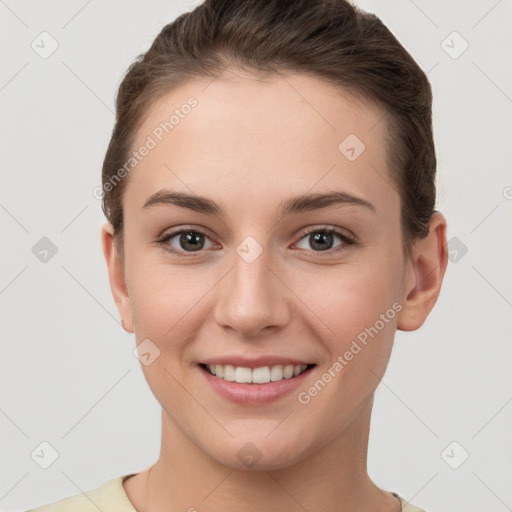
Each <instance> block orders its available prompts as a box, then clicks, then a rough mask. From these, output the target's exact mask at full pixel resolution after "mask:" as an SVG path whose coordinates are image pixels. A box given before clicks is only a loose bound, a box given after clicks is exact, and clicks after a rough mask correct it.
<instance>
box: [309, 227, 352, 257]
mask: <svg viewBox="0 0 512 512" xmlns="http://www.w3.org/2000/svg"><path fill="white" fill-rule="evenodd" d="M336 239H338V240H339V241H340V242H341V243H340V244H339V245H338V246H335V248H334V250H332V249H333V243H334V242H335V240H336ZM301 241H304V242H303V243H305V244H307V245H309V247H311V248H312V249H313V251H314V252H325V251H329V252H331V253H332V252H337V251H342V250H346V249H347V247H348V246H349V245H352V244H354V243H355V240H354V239H353V238H352V237H350V236H349V235H347V234H346V233H345V232H342V231H340V230H337V229H334V228H316V229H313V230H310V231H308V232H307V233H306V234H305V235H304V236H303V237H302V238H301ZM299 248H300V249H306V250H309V248H308V247H299Z"/></svg>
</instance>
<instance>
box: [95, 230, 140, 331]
mask: <svg viewBox="0 0 512 512" xmlns="http://www.w3.org/2000/svg"><path fill="white" fill-rule="evenodd" d="M113 235H114V230H113V228H112V224H110V222H106V223H105V224H103V226H102V228H101V245H102V247H103V254H104V256H105V261H106V263H107V269H108V278H109V281H110V289H111V290H112V296H113V297H114V301H115V303H116V306H117V310H118V311H119V314H120V315H121V321H122V325H123V329H124V330H125V331H127V332H134V330H133V319H132V310H131V307H130V297H129V295H128V289H127V287H126V281H125V275H124V265H123V262H122V261H121V259H120V257H119V254H118V253H117V251H116V247H115V244H114V236H113Z"/></svg>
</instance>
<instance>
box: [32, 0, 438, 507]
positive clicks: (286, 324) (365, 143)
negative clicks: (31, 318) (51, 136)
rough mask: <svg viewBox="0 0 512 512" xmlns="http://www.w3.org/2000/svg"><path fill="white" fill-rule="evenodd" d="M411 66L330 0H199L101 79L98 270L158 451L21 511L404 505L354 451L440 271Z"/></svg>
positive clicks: (423, 102)
mask: <svg viewBox="0 0 512 512" xmlns="http://www.w3.org/2000/svg"><path fill="white" fill-rule="evenodd" d="M431 103H432V95H431V89H430V85H429V83H428V80H427V78H426V75H425V74H424V73H423V71H422V70H421V69H420V68H419V66H418V65H417V64H416V63H415V62H414V60H413V59H412V58H411V56H410V55H409V54H408V53H407V51H406V50H405V49H404V48H403V47H402V46H401V45H400V43H399V42H398V41H397V40H396V38H395V37H394V36H393V35H392V34H391V33H390V32H389V30H388V29H387V28H386V27H385V26H384V25H383V24H382V22H381V21H380V20H379V19H378V18H377V17H376V16H374V15H370V14H366V13H364V12H362V11H360V10H358V9H356V8H355V7H353V6H352V5H350V4H349V3H347V2H346V1H344V0H330V1H323V2H321V1H319V0H307V1H302V2H296V1H283V0H271V1H269V0H239V1H233V0H229V1H228V0H210V1H206V2H204V3H203V4H201V5H200V6H198V7H197V8H196V9H194V10H193V11H192V12H190V13H186V14H183V15H181V16H180V17H179V18H177V19H176V20H175V21H174V22H173V23H171V24H169V25H167V26H166V27H164V28H163V30H162V31H161V33H160V34H159V35H158V36H157V38H156V39H155V41H154V42H153V44H152V46H151V48H150V49H149V50H148V51H147V52H146V53H145V54H144V55H142V56H140V57H139V58H138V59H137V60H136V62H135V63H134V64H133V65H132V66H131V67H130V69H129V70H128V72H127V74H126V75H125V77H124V79H123V82H122V83H121V86H120V88H119V93H118V97H117V118H116V124H115V127H114V131H113V134H112V138H111V141H110V145H109V148H108V151H107V154H106V156H105V161H104V166H103V174H102V179H103V192H104V198H103V208H104V212H105V215H106V217H107V220H108V222H107V223H106V224H105V225H104V226H103V229H102V233H101V236H102V243H103V250H104V255H105V259H106V263H107V267H108V272H109V279H110V285H111V289H112V293H113V297H114V299H115V302H116V305H117V307H118V310H119V313H120V316H121V318H122V321H123V327H124V328H125V330H126V331H128V332H131V333H134V334H135V337H136V342H137V349H138V355H139V358H140V361H141V367H142V370H143V372H144V374H145V377H146V379H147V382H148V384H149V386H150V388H151V390H152V392H153V393H154V395H155V397H156V399H157V400H158V401H159V403H160V404H161V406H162V439H161V451H160V456H159V458H158V460H157V461H156V462H155V463H154V464H153V465H152V466H151V467H150V468H148V469H146V470H144V471H141V472H140V473H136V474H129V475H123V476H120V477H118V478H114V479H111V480H109V481H107V482H106V483H104V484H103V485H102V486H101V487H99V488H98V489H95V490H93V491H90V492H88V493H87V496H86V495H85V494H80V495H75V496H72V497H68V498H65V499H64V500H61V501H59V502H57V503H55V504H52V505H47V506H43V507H40V508H37V509H35V510H37V511H38V512H48V511H62V512H64V511H66V512H68V511H69V512H71V510H73V511H75V512H76V511H89V510H91V511H92V510H97V509H98V508H100V509H101V510H102V511H104V512H108V511H113V510H116V511H117V512H121V511H132V512H133V510H137V511H138V512H155V511H160V510H162V511H163V510H166V511H174V510H189V511H193V510H198V511H201V510H205V511H212V512H213V511H215V512H216V511H223V512H229V511H232V510H251V511H299V510H301V511H302V510H309V511H324V510H336V511H338V512H341V511H343V512H344V511H351V512H362V511H368V510H372V511H379V512H398V511H400V510H402V511H404V512H418V511H420V509H419V508H417V507H415V506H414V505H412V504H411V503H408V502H407V501H406V500H405V499H404V498H403V497H401V496H400V495H399V494H398V493H397V492H389V491H385V490H383V489H381V488H379V487H378V486H376V485H375V484H374V483H373V482H372V481H371V479H370V478H369V476H368V474H367V468H366V457H367V450H368V435H369V427H370V419H371V411H372V406H373V399H374V393H375V390H376V388H377V386H378V384H379V381H380V379H381V378H382V376H383V375H384V373H385V370H386V366H387V363H388V360H389V357H390V354H391V350H392V346H393V339H394V334H395V331H396V330H397V329H400V330H403V331H411V330H415V329H418V328H419V327H420V326H421V325H422V324H423V322H424V321H425V319H426V317H427V316H428V314H429V313H430V311H431V310H432V308H433V306H434V304H435V302H436V300H437V297H438V295H439V292H440V288H441V284H442V280H443V276H444V273H445V269H446V264H447V255H446V249H445V245H446V234H445V233H446V221H445V219H444V217H443V216H442V215H441V214H440V213H439V212H437V211H436V210H435V209H434V208H435V169H436V158H435V149H434V142H433V136H432V121H431Z"/></svg>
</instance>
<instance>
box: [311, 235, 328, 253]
mask: <svg viewBox="0 0 512 512" xmlns="http://www.w3.org/2000/svg"><path fill="white" fill-rule="evenodd" d="M311 236H312V239H311V240H312V241H311V242H310V243H311V247H313V248H314V249H318V250H320V251H325V250H327V249H330V246H331V245H332V241H333V235H332V233H315V234H313V235H311ZM326 241H327V242H329V243H328V245H329V247H326V245H325V244H322V242H326ZM315 246H316V247H315Z"/></svg>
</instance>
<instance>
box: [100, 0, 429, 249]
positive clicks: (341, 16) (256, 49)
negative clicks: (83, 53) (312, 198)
mask: <svg viewBox="0 0 512 512" xmlns="http://www.w3.org/2000/svg"><path fill="white" fill-rule="evenodd" d="M228 66H231V67H233V68H238V69H242V70H245V71H249V72H250V73H253V74H254V75H258V76H270V75H272V74H274V73H276V72H280V71H292V72H298V73H309V74H312V75H314V76H316V77H318V78H321V79H323V80H325V81H327V82H329V83H331V84H334V85H336V86H338V87H340V88H341V89H342V90H345V91H347V92H348V93H351V94H353V95H355V96H356V97H357V96H359V97H362V98H365V99H367V100H370V101H373V102H375V103H376V104H378V105H379V106H380V107H382V108H383V109H384V112H385V118H386V119H385V122H386V123H387V128H388V130H387V131H388V135H387V136H388V146H389V147H388V162H387V163H388V167H389V169H391V181H392V184H393V186H395V187H396V189H397V191H398V193H399V195H400V198H401V223H402V236H403V242H404V251H405V253H407V254H409V255H410V250H411V247H412V243H413V241H414V239H415V238H416V237H419V238H423V237H424V236H426V235H427V234H428V230H429V227H428V225H429V220H430V217H431V216H432V214H433V213H434V211H435V210H434V206H435V195H436V190H435V172H436V156H435V148H434V141H433V134H432V91H431V88H430V84H429V81H428V79H427V76H426V75H425V73H424V72H423V71H422V70H421V68H420V67H419V66H418V64H417V63H416V62H415V61H414V59H413V58H412V57H411V56H410V54H409V53H408V52H407V51H406V50H405V48H404V47H403V46H402V45H401V44H400V43H399V42H398V40H397V39H396V38H395V36H394V35H393V34H392V33H391V32H390V31H389V30H388V28H387V27H386V26H385V25H384V24H383V23H382V21H381V20H380V19H379V18H378V17H377V16H375V15H374V14H370V13H366V12H363V11H361V10H360V9H358V8H357V7H355V6H353V5H351V4H350V3H349V2H347V1H345V0H205V1H204V2H203V3H202V4H201V5H199V6H197V7H196V8H195V9H194V10H193V11H191V12H187V13H185V14H182V15H180V16H179V17H177V18H176V19H175V20H174V21H173V22H172V23H169V24H168V25H166V26H165V27H164V28H163V29H162V30H161V32H160V33H159V34H158V36H157V37H156V39H155V40H154V41H153V43H152V45H151V47H150V48H149V50H148V51H147V52H146V53H145V54H142V55H139V56H138V58H137V59H136V60H135V62H134V63H133V64H132V65H131V66H130V68H129V69H128V71H127V72H126V74H125V76H124V78H123V80H122V82H121V84H120V86H119V91H118V94H117V98H116V122H115V126H114V129H113V133H112V137H111V140H110V144H109V147H108V149H107V153H106V156H105V160H104V163H103V171H102V185H103V187H102V188H103V194H104V195H103V204H102V208H103V212H104V213H105V215H106V217H107V219H108V220H109V221H110V223H111V224H112V226H113V229H114V240H115V242H116V246H117V249H118V251H119V254H120V256H121V258H123V209H122V198H123V190H124V187H126V181H127V178H124V179H119V174H117V176H116V173H119V170H120V169H121V168H123V166H126V161H127V159H128V158H129V153H130V150H131V147H132V145H133V143H134V142H135V137H136V136H137V130H138V129H139V127H140V126H141V124H142V121H143V119H144V115H145V114H147V111H148V110H149V107H150V106H151V104H152V103H153V102H154V101H155V100H156V99H158V98H159V97H161V96H162V95H164V94H166V93H168V92H169V91H170V90H171V89H173V88H175V87H176V86H178V85H180V84H182V83H184V82H186V81H187V80H190V79H193V78H197V77H212V78H213V77H214V76H216V75H218V74H220V73H221V72H222V71H223V70H224V69H225V68H226V67H228ZM340 142H341V141H340ZM377 171H378V170H377ZM378 172H379V171H378ZM123 176H124V174H123ZM381 176H382V177H384V179H386V178H385V176H383V173H381ZM113 178H114V179H115V178H117V180H116V181H114V180H113ZM377 179H380V178H378V177H377ZM109 183H110V185H108V184H109ZM112 184H114V186H112Z"/></svg>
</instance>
